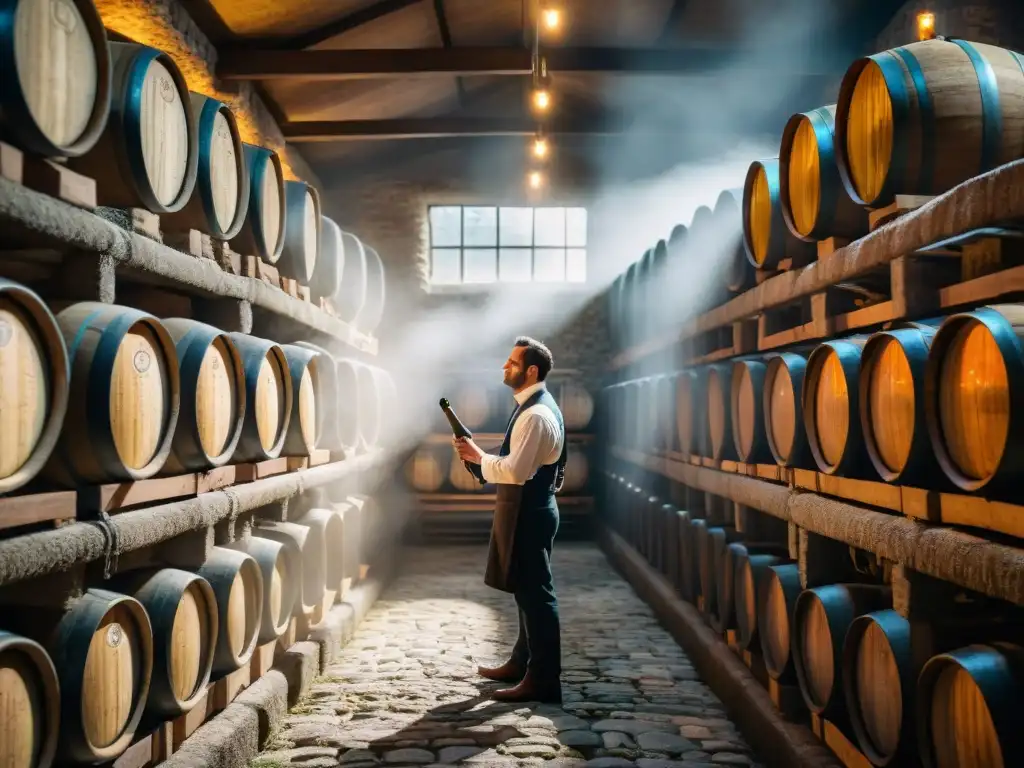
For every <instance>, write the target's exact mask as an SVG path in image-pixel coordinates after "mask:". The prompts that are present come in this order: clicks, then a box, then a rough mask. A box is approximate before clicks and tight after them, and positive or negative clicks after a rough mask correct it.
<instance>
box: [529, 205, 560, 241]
mask: <svg viewBox="0 0 1024 768" xmlns="http://www.w3.org/2000/svg"><path fill="white" fill-rule="evenodd" d="M533 220H534V231H533V237H534V239H533V244H534V245H561V246H565V208H536V209H535V210H534V212H533Z"/></svg>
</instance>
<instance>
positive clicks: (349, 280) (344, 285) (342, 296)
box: [334, 231, 367, 323]
mask: <svg viewBox="0 0 1024 768" xmlns="http://www.w3.org/2000/svg"><path fill="white" fill-rule="evenodd" d="M341 241H342V243H343V245H344V251H345V266H344V267H343V268H342V270H341V282H340V283H339V284H338V290H337V292H336V293H335V294H334V309H335V311H336V312H337V313H338V317H339V318H341V319H342V320H343V321H345V322H346V323H351V322H353V321H354V320H355V319H356V318H357V317H358V316H359V314H360V312H362V310H363V305H364V304H365V303H366V300H367V299H366V293H367V265H366V250H365V249H364V248H363V243H362V241H361V240H360V239H359V238H358V237H356V236H355V235H353V234H352V233H351V232H344V231H343V232H342V233H341Z"/></svg>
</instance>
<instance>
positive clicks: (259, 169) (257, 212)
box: [243, 144, 287, 264]
mask: <svg viewBox="0 0 1024 768" xmlns="http://www.w3.org/2000/svg"><path fill="white" fill-rule="evenodd" d="M243 151H244V152H245V159H246V164H247V165H248V166H249V210H248V218H249V221H250V228H251V230H252V237H253V240H254V241H255V242H256V250H257V251H259V253H257V254H256V255H257V256H259V257H260V258H262V259H265V260H266V261H268V262H270V263H271V264H273V263H275V262H276V261H277V260H278V258H280V256H281V250H282V249H283V248H284V231H285V225H286V224H287V222H286V221H285V220H284V218H283V217H282V221H281V226H280V227H279V228H278V235H277V242H276V243H273V244H272V245H268V244H267V241H266V239H265V238H264V236H263V207H262V206H261V205H260V203H261V190H262V189H263V177H264V176H265V175H266V173H267V166H268V165H269V164H270V163H272V162H273V157H272V153H271V151H270V150H269V149H264V148H263V147H257V146H253V145H252V144H244V145H243ZM279 206H280V208H281V211H282V212H284V213H287V209H286V208H285V206H284V200H283V199H282V200H280V201H279Z"/></svg>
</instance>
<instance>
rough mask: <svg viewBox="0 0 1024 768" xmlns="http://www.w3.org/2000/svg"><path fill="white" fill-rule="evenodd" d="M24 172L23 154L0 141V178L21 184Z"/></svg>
mask: <svg viewBox="0 0 1024 768" xmlns="http://www.w3.org/2000/svg"><path fill="white" fill-rule="evenodd" d="M24 172H25V154H24V153H23V152H22V151H21V150H20V149H18V148H17V147H12V146H11V145H10V144H5V143H4V142H2V141H0V177H3V178H5V179H8V180H9V181H13V182H14V183H15V184H21V183H22V180H23V175H24Z"/></svg>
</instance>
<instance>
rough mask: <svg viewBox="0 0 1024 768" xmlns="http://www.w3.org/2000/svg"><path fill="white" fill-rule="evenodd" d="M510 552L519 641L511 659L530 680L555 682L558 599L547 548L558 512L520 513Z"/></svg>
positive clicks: (554, 509) (558, 642)
mask: <svg viewBox="0 0 1024 768" xmlns="http://www.w3.org/2000/svg"><path fill="white" fill-rule="evenodd" d="M519 520H520V522H519V524H518V525H517V527H516V528H517V530H516V545H515V552H514V560H515V568H516V574H517V578H516V582H515V583H516V590H515V593H514V594H515V599H516V605H517V606H519V637H518V638H517V639H516V644H515V647H514V648H513V649H512V658H513V659H514V660H515V661H518V662H520V663H522V664H525V665H527V667H528V668H529V670H530V673H531V675H532V676H533V677H535V678H538V679H540V680H551V679H556V678H558V676H559V675H560V674H561V671H562V640H561V625H560V623H559V617H558V598H557V597H556V596H555V583H554V579H553V577H552V575H551V547H552V545H553V543H554V538H555V533H557V531H558V508H557V507H556V506H552V507H551V508H546V509H532V510H529V511H528V512H526V511H525V510H524V512H520V518H519Z"/></svg>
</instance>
